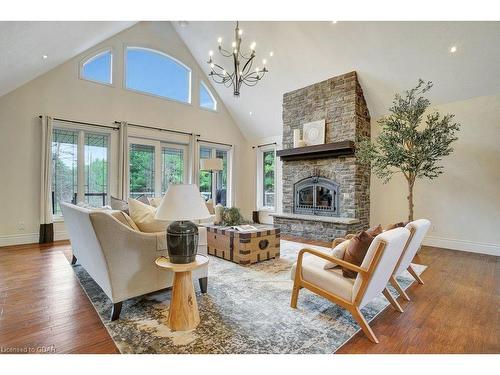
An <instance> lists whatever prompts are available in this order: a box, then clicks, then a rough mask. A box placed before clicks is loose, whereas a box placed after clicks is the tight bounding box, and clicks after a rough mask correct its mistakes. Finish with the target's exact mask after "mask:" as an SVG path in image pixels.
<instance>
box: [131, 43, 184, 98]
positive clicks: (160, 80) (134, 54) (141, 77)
mask: <svg viewBox="0 0 500 375" xmlns="http://www.w3.org/2000/svg"><path fill="white" fill-rule="evenodd" d="M125 58H126V72H125V87H126V88H127V89H129V90H134V91H139V92H144V93H147V94H152V95H156V96H160V97H162V98H167V99H173V100H177V101H180V102H183V103H191V69H189V68H188V67H187V66H185V65H184V64H182V63H181V62H179V61H177V60H176V59H174V58H172V57H170V56H168V55H167V54H165V53H163V52H160V51H156V50H152V49H149V48H142V47H127V50H126V57H125Z"/></svg>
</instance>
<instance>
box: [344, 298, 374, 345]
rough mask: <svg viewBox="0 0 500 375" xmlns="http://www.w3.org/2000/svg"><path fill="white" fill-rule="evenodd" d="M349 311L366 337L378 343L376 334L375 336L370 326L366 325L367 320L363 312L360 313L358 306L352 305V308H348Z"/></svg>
mask: <svg viewBox="0 0 500 375" xmlns="http://www.w3.org/2000/svg"><path fill="white" fill-rule="evenodd" d="M350 313H351V315H352V316H353V318H354V319H356V321H357V322H358V324H359V325H360V326H361V329H362V330H363V332H364V333H365V335H366V336H367V337H368V339H369V340H370V341H371V342H374V343H375V344H378V343H379V341H378V339H377V336H375V334H374V333H373V331H372V329H371V327H370V326H369V325H368V322H367V321H366V319H365V317H364V316H363V314H361V311H360V310H359V308H358V307H356V306H354V308H353V309H351V310H350Z"/></svg>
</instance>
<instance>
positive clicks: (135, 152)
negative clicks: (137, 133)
mask: <svg viewBox="0 0 500 375" xmlns="http://www.w3.org/2000/svg"><path fill="white" fill-rule="evenodd" d="M129 154H130V155H129V156H130V196H131V197H132V198H137V197H139V196H141V195H145V196H147V197H154V196H155V147H154V146H149V145H141V144H131V145H130V151H129Z"/></svg>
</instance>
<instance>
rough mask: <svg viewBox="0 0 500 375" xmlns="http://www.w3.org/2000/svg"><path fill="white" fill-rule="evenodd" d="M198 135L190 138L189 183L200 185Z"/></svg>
mask: <svg viewBox="0 0 500 375" xmlns="http://www.w3.org/2000/svg"><path fill="white" fill-rule="evenodd" d="M198 159H199V157H198V135H196V134H194V133H193V134H191V135H190V136H189V183H190V184H196V185H198V173H199V172H198V168H199V160H198Z"/></svg>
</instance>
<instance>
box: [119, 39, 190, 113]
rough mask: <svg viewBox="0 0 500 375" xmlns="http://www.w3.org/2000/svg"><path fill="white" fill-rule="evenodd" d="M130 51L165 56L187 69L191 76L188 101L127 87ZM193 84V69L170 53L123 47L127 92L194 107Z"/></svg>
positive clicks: (144, 47) (144, 48)
mask: <svg viewBox="0 0 500 375" xmlns="http://www.w3.org/2000/svg"><path fill="white" fill-rule="evenodd" d="M129 49H136V50H143V51H149V52H152V53H156V54H159V55H163V56H165V57H166V58H168V59H170V60H173V61H175V62H176V63H177V64H179V65H181V66H182V67H184V68H186V70H187V71H188V72H189V74H188V76H189V77H188V78H189V79H188V81H189V82H188V85H189V93H188V101H187V102H184V101H182V100H178V99H175V98H167V97H166V96H161V95H157V94H153V93H151V92H146V91H140V90H135V89H132V88H129V87H127V51H128V50H129ZM192 82H193V71H192V69H191V68H190V67H189V66H188V65H186V64H184V63H183V62H182V61H180V60H179V59H176V58H175V57H173V56H172V55H169V54H168V53H166V52H164V51H162V50H159V49H157V48H152V47H147V46H141V45H136V44H134V45H125V46H124V47H123V88H124V89H125V90H127V91H130V92H134V93H136V94H142V95H148V96H152V97H154V98H160V99H163V100H168V101H171V102H174V103H181V104H185V105H192V98H193V87H192Z"/></svg>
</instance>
